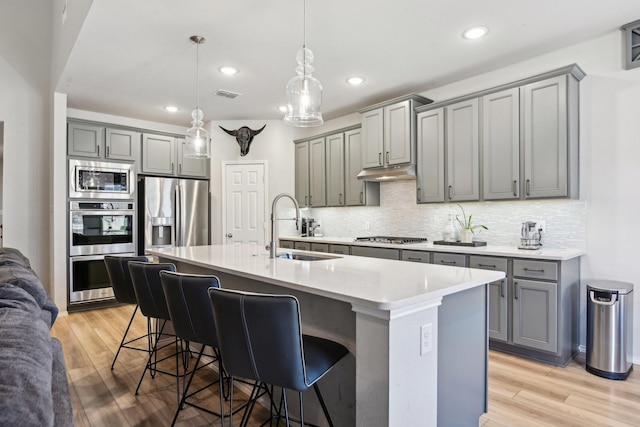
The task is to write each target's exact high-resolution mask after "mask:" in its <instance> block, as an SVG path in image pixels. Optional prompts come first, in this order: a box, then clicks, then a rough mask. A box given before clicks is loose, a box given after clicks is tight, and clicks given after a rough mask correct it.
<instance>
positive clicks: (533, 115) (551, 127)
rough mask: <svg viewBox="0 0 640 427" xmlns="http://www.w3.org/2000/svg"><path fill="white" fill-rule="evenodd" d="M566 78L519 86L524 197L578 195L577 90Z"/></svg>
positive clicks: (567, 77)
mask: <svg viewBox="0 0 640 427" xmlns="http://www.w3.org/2000/svg"><path fill="white" fill-rule="evenodd" d="M569 78H570V77H569V76H558V77H555V78H552V79H548V80H543V81H541V82H537V83H532V84H528V85H526V86H524V87H523V88H522V96H523V120H524V129H523V130H524V197H525V198H527V199H532V198H546V197H567V196H571V197H577V196H578V194H577V193H578V170H577V169H578V114H577V109H578V93H577V82H574V83H575V87H574V86H573V84H572V82H570V81H569ZM569 89H571V90H569Z"/></svg>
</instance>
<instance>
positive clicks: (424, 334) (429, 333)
mask: <svg viewBox="0 0 640 427" xmlns="http://www.w3.org/2000/svg"><path fill="white" fill-rule="evenodd" d="M432 349H433V323H427V324H426V325H422V326H420V356H424V355H425V354H427V353H429V352H430V351H431V350H432Z"/></svg>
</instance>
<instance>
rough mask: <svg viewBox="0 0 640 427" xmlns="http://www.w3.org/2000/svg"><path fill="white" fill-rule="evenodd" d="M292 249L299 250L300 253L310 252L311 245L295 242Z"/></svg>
mask: <svg viewBox="0 0 640 427" xmlns="http://www.w3.org/2000/svg"><path fill="white" fill-rule="evenodd" d="M293 246H294V249H300V250H301V251H310V250H311V243H310V242H295V243H294V245H293Z"/></svg>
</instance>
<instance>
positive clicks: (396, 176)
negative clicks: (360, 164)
mask: <svg viewBox="0 0 640 427" xmlns="http://www.w3.org/2000/svg"><path fill="white" fill-rule="evenodd" d="M358 179H361V180H363V181H377V182H386V181H399V180H403V179H416V165H414V164H406V165H400V166H391V167H388V168H374V169H363V170H362V172H360V173H359V174H358Z"/></svg>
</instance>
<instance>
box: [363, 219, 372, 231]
mask: <svg viewBox="0 0 640 427" xmlns="http://www.w3.org/2000/svg"><path fill="white" fill-rule="evenodd" d="M370 228H371V224H369V221H365V222H364V229H365V230H368V229H370Z"/></svg>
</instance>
